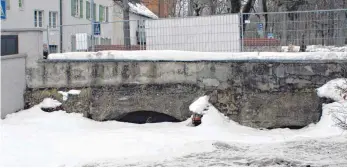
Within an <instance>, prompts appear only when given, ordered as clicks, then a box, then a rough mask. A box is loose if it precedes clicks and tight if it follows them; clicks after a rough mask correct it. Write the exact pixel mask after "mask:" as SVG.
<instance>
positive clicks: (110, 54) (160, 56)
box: [48, 50, 347, 61]
mask: <svg viewBox="0 0 347 168" xmlns="http://www.w3.org/2000/svg"><path fill="white" fill-rule="evenodd" d="M48 59H50V60H98V59H107V60H152V61H153V60H154V61H155V60H163V61H203V60H346V59H347V52H317V53H310V52H300V53H290V52H238V53H237V52H193V51H178V50H143V51H116V50H109V51H99V52H68V53H53V54H50V55H49V56H48Z"/></svg>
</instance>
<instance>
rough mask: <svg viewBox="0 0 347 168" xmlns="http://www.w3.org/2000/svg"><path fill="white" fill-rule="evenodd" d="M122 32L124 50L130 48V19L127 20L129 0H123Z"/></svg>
mask: <svg viewBox="0 0 347 168" xmlns="http://www.w3.org/2000/svg"><path fill="white" fill-rule="evenodd" d="M123 32H124V46H125V49H126V50H129V49H130V45H131V43H130V20H129V1H128V0H123Z"/></svg>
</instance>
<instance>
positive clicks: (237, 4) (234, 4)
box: [229, 0, 241, 13]
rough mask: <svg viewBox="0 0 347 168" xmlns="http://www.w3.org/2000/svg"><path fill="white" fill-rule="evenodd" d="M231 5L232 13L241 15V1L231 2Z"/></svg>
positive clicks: (232, 0) (234, 0)
mask: <svg viewBox="0 0 347 168" xmlns="http://www.w3.org/2000/svg"><path fill="white" fill-rule="evenodd" d="M229 1H230V4H231V10H230V13H239V12H240V10H241V0H229Z"/></svg>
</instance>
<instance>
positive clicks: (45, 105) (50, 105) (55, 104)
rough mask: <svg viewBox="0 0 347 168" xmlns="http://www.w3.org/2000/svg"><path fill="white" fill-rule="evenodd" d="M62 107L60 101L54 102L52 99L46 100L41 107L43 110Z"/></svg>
mask: <svg viewBox="0 0 347 168" xmlns="http://www.w3.org/2000/svg"><path fill="white" fill-rule="evenodd" d="M60 105H61V103H60V102H59V101H58V100H54V99H52V98H45V99H43V101H42V102H41V103H40V106H41V107H43V108H56V107H58V106H60Z"/></svg>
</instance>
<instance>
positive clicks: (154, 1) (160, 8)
mask: <svg viewBox="0 0 347 168" xmlns="http://www.w3.org/2000/svg"><path fill="white" fill-rule="evenodd" d="M141 2H142V3H143V4H144V5H146V7H147V8H148V9H149V10H151V11H152V12H153V13H154V14H156V15H157V16H158V17H159V18H167V17H169V16H170V9H172V7H174V6H175V5H174V3H175V1H173V0H141Z"/></svg>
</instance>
